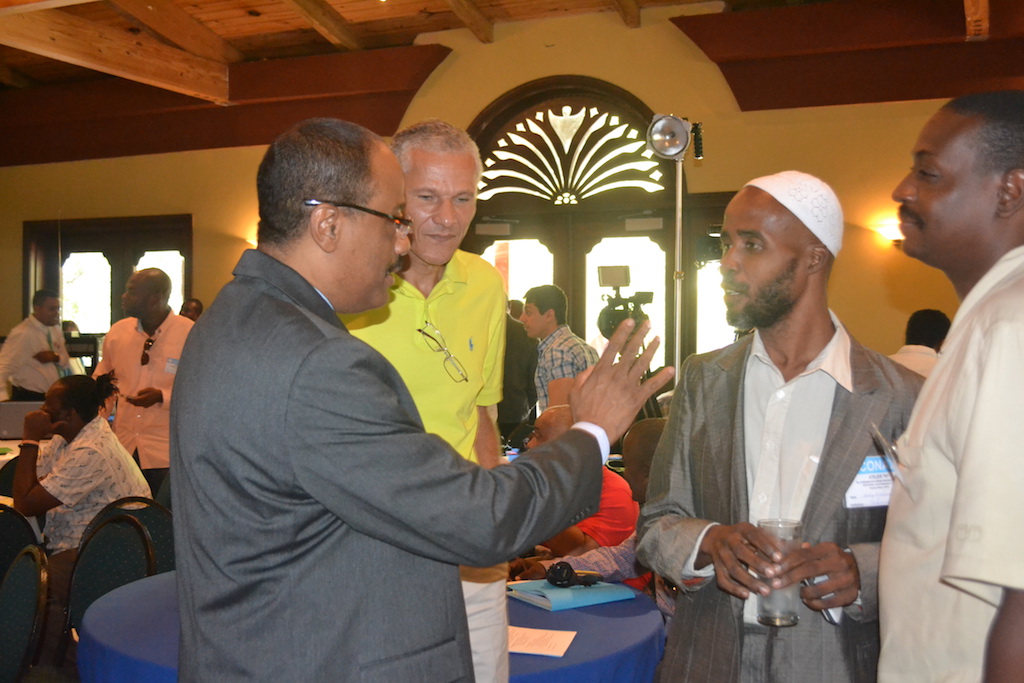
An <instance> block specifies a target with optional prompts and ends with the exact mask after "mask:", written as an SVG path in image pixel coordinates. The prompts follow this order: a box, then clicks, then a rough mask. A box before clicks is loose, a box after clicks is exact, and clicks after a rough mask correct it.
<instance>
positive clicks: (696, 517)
mask: <svg viewBox="0 0 1024 683" xmlns="http://www.w3.org/2000/svg"><path fill="white" fill-rule="evenodd" d="M842 240H843V213H842V208H841V207H840V204H839V200H838V198H837V197H836V195H835V193H834V192H833V191H832V188H830V187H829V186H828V185H827V184H826V183H824V182H823V181H821V180H819V179H818V178H815V177H813V176H810V175H807V174H806V173H800V172H798V171H784V172H782V173H776V174H774V175H769V176H764V177H762V178H757V179H755V180H752V181H750V182H749V183H748V184H747V185H746V186H745V187H744V188H743V189H741V190H740V191H739V192H738V193H737V194H736V196H735V197H734V198H733V200H732V201H731V202H730V203H729V206H728V207H727V208H726V211H725V222H724V225H723V228H722V267H721V271H722V287H723V289H724V290H725V303H726V308H727V319H728V320H729V322H730V324H732V325H733V326H735V327H737V328H740V329H751V328H753V329H754V333H753V334H750V335H747V336H746V337H744V338H743V339H741V340H740V341H738V342H736V343H735V344H733V345H731V346H728V347H726V348H724V349H720V350H718V351H713V352H711V353H707V354H703V355H700V356H691V357H690V358H689V359H687V361H686V362H685V363H684V365H683V368H682V372H681V375H680V377H679V378H678V380H677V381H678V384H677V390H676V392H675V395H674V398H673V405H672V409H671V411H670V417H669V424H668V426H667V427H666V429H665V436H664V437H663V438H662V440H661V443H660V444H659V446H658V451H657V453H656V455H655V459H654V464H653V466H652V470H651V484H650V489H649V491H648V495H647V503H646V504H645V505H644V507H643V510H642V512H641V516H640V521H639V525H638V528H639V543H638V548H637V554H638V557H639V559H640V560H641V562H643V564H645V565H646V566H648V567H650V568H651V569H652V570H654V571H655V572H656V573H658V574H660V575H662V576H664V577H666V578H667V579H669V580H670V581H672V582H674V583H675V584H676V585H677V586H684V585H686V586H688V587H687V589H686V592H685V593H681V594H680V596H679V598H678V600H679V602H678V603H677V607H676V616H675V618H674V619H673V621H672V625H671V628H670V631H669V636H668V644H667V646H666V650H665V658H664V660H663V661H662V664H661V668H660V669H659V676H660V680H662V681H683V680H685V681H707V682H709V683H728V682H729V681H773V680H786V681H798V682H806V683H820V682H821V681H829V683H836V682H842V681H873V680H874V677H875V668H876V665H877V661H878V649H879V644H878V600H877V582H876V579H877V572H878V549H879V542H880V540H881V537H882V529H883V526H884V524H885V513H886V507H887V505H888V496H889V492H890V488H889V487H890V486H891V480H890V479H888V477H887V476H886V477H878V476H876V475H874V474H872V473H873V472H875V467H876V466H878V465H881V467H882V470H881V471H882V473H885V469H884V463H882V461H881V460H880V459H879V456H878V453H879V450H878V448H877V446H876V444H875V443H874V441H873V439H872V435H871V424H872V423H874V424H877V425H878V427H879V429H880V430H881V432H882V434H883V435H885V437H886V438H888V439H890V440H895V439H896V438H897V437H898V436H899V435H900V434H901V433H902V431H903V429H904V427H905V425H906V423H907V420H908V419H909V417H910V411H911V408H912V407H913V403H914V399H915V397H916V396H917V392H918V390H919V388H920V384H921V378H920V377H919V376H917V375H915V374H914V373H912V372H910V371H908V370H906V369H905V368H903V367H901V366H898V365H896V364H895V363H892V362H891V361H890V360H889V359H887V358H885V357H884V356H882V355H880V354H878V353H875V352H874V351H871V350H869V349H866V348H864V347H863V346H861V345H860V344H858V343H857V342H856V341H855V340H854V339H853V338H852V337H851V336H850V335H849V333H847V331H846V330H845V328H844V327H843V326H842V324H841V323H840V322H839V320H838V318H836V317H835V315H834V314H833V313H832V312H831V311H830V310H829V308H828V302H827V297H826V289H827V285H828V277H829V273H830V271H831V268H832V263H833V261H834V260H835V257H836V254H838V253H839V250H840V248H841V246H842ZM879 481H881V484H879ZM767 518H785V519H794V520H800V521H801V522H802V529H803V533H802V535H803V540H804V542H805V543H804V546H803V547H801V548H800V549H799V550H795V551H793V552H790V553H789V554H783V553H782V552H781V548H779V547H778V546H777V545H776V542H775V541H774V540H773V539H772V538H771V537H770V536H768V535H767V533H765V532H763V531H762V530H760V529H758V527H757V522H758V520H761V519H767ZM752 572H757V573H758V574H760V575H761V576H765V577H770V578H766V579H759V578H757V577H755V576H754V575H753V574H752ZM814 581H817V583H814ZM805 582H806V583H808V584H812V585H802V586H801V588H800V599H801V604H800V605H799V606H798V615H797V616H798V621H797V623H796V625H793V626H765V625H762V624H760V623H758V620H757V604H756V603H757V599H756V596H757V594H758V593H761V594H767V593H769V592H770V591H771V589H772V588H784V587H785V586H789V585H793V584H797V585H801V584H803V583H805Z"/></svg>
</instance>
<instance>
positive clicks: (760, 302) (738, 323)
mask: <svg viewBox="0 0 1024 683" xmlns="http://www.w3.org/2000/svg"><path fill="white" fill-rule="evenodd" d="M796 267H797V260H796V259H795V258H794V259H792V260H791V261H790V262H789V265H788V266H786V269H785V270H784V271H782V272H781V273H779V275H778V276H777V277H776V278H775V279H774V280H772V281H771V282H769V283H768V284H766V285H764V286H763V287H761V288H760V289H759V290H758V292H757V296H756V297H755V298H754V299H753V300H751V301H750V302H748V303H747V305H746V306H744V307H743V308H740V309H738V310H734V309H731V308H727V309H726V313H725V319H726V321H727V322H728V323H729V324H730V325H732V326H733V327H735V328H737V329H740V330H751V329H754V328H755V327H756V328H759V329H765V328H768V327H771V326H772V325H774V324H775V323H777V322H779V321H780V320H782V319H783V318H785V317H786V316H787V315H789V312H790V311H792V310H793V306H795V305H796V299H794V298H793V295H792V293H791V292H790V285H791V284H792V283H793V279H794V276H795V275H796ZM748 291H749V290H748Z"/></svg>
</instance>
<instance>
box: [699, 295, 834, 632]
mask: <svg viewBox="0 0 1024 683" xmlns="http://www.w3.org/2000/svg"><path fill="white" fill-rule="evenodd" d="M829 315H830V316H831V317H832V323H833V325H835V328H836V331H835V334H833V335H832V339H831V340H830V341H829V342H828V344H826V345H825V348H823V349H822V350H821V353H819V354H818V356H817V357H816V358H815V359H814V360H812V361H811V362H810V363H808V364H807V367H806V368H804V370H803V372H801V373H800V374H799V375H797V376H796V377H794V378H793V379H791V380H789V381H788V382H787V381H785V380H784V379H783V377H782V373H781V372H780V371H779V369H778V368H777V367H776V366H775V363H773V362H772V360H771V358H770V357H769V356H768V351H767V349H765V347H764V342H762V341H761V336H760V333H759V332H757V331H755V332H754V342H753V345H752V346H751V350H750V355H749V356H748V357H747V366H746V372H745V373H744V378H743V434H744V444H743V446H744V457H745V459H746V465H747V468H746V470H747V492H748V496H747V497H748V500H749V506H750V510H749V514H748V517H747V519H748V521H749V522H750V523H751V524H755V525H756V524H757V522H758V520H761V519H767V518H772V517H782V518H785V519H795V520H799V519H800V518H801V517H802V516H803V512H804V507H805V505H806V504H807V496H808V495H809V494H810V491H811V485H812V484H813V483H814V477H815V475H816V474H817V472H818V463H819V462H820V460H821V456H822V451H823V450H824V447H825V438H826V436H827V435H828V424H829V421H830V419H831V416H832V402H833V399H834V397H835V391H836V386H837V385H839V386H842V387H844V388H845V389H846V390H848V391H853V374H852V371H851V368H850V336H849V334H848V333H847V332H846V328H844V327H843V325H842V323H840V322H839V319H838V318H836V316H835V314H833V313H832V312H831V311H830V312H829ZM710 526H712V525H708V528H710ZM706 533H707V529H705V530H704V532H703V533H702V534H701V536H700V538H698V539H697V543H696V545H695V546H694V550H693V552H692V553H691V555H690V558H689V560H688V562H687V570H688V571H686V572H684V576H685V577H686V578H691V577H693V578H697V577H705V578H706V577H711V576H713V575H714V573H715V568H714V566H713V565H710V564H709V565H708V566H706V567H704V568H702V569H699V570H698V569H695V568H694V562H695V560H696V558H697V553H698V552H699V549H700V544H701V542H702V541H703V539H704V534H706ZM743 619H744V621H745V622H747V623H751V624H755V623H757V603H756V600H747V601H746V604H745V605H744V610H743Z"/></svg>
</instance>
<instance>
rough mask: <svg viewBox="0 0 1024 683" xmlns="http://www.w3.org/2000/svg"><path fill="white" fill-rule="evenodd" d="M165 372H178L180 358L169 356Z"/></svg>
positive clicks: (174, 373)
mask: <svg viewBox="0 0 1024 683" xmlns="http://www.w3.org/2000/svg"><path fill="white" fill-rule="evenodd" d="M164 372H166V373H167V374H169V375H176V374H178V359H177V358H168V359H167V363H166V364H165V365H164Z"/></svg>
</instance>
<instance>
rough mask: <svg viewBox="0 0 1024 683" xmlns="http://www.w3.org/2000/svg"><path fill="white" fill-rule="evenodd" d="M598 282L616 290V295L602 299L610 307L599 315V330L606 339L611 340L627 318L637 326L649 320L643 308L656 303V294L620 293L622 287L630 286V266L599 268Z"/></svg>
mask: <svg viewBox="0 0 1024 683" xmlns="http://www.w3.org/2000/svg"><path fill="white" fill-rule="evenodd" d="M597 281H598V284H599V285H600V286H602V287H613V288H614V289H615V294H613V295H611V296H609V295H607V294H605V295H603V296H602V297H601V298H602V299H604V300H605V301H607V302H608V305H607V306H605V307H604V308H602V309H601V312H600V313H598V315H597V329H598V331H600V332H601V335H602V336H603V337H604V338H605V339H611V336H612V334H613V333H614V332H615V328H617V327H618V326H619V323H621V322H622V321H623V320H625V319H626V318H632V319H633V320H635V321H636V322H637V324H640V323H642V322H643V321H645V320H647V314H646V313H644V311H643V309H642V308H641V306H642V305H643V304H649V303H651V302H652V301H654V292H637V293H636V294H634V295H633V296H631V297H624V296H622V295H621V293H620V292H619V289H620V288H621V287H628V286H629V266H598V267H597Z"/></svg>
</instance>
